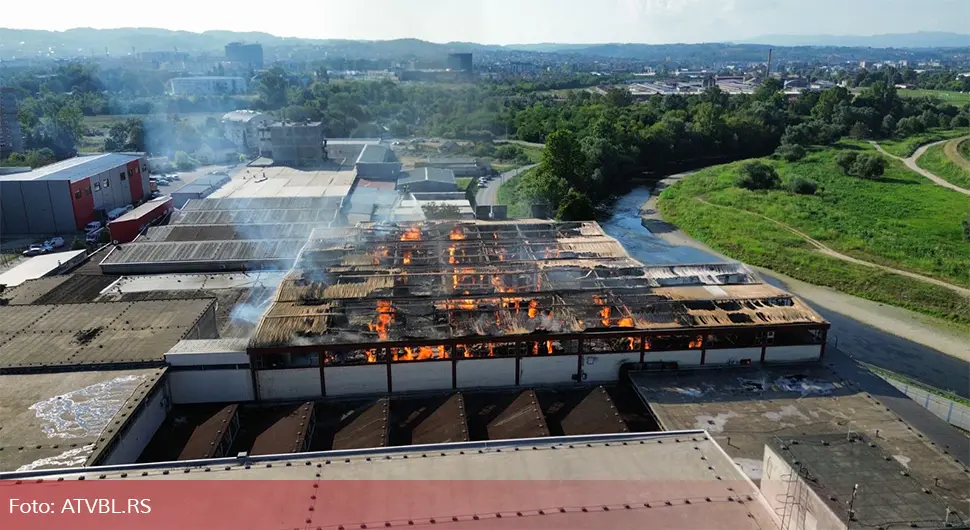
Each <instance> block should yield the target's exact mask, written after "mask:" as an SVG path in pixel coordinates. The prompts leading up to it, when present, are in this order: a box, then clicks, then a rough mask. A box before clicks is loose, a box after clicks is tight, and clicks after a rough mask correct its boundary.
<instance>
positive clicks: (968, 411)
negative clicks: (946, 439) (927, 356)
mask: <svg viewBox="0 0 970 530" xmlns="http://www.w3.org/2000/svg"><path fill="white" fill-rule="evenodd" d="M883 379H885V380H886V382H888V383H889V384H890V385H893V386H894V387H896V388H897V389H899V391H900V392H902V393H903V394H906V395H907V396H908V397H909V398H910V399H912V400H913V401H915V402H917V403H919V404H920V405H922V406H923V407H925V408H926V410H928V411H930V412H932V413H933V414H935V415H937V416H938V417H939V418H940V419H942V420H943V421H945V422H947V423H949V424H950V425H953V426H955V427H959V428H961V429H963V430H965V431H970V407H967V406H966V405H961V404H960V403H957V402H955V401H953V400H951V399H947V398H945V397H943V396H938V395H936V394H933V393H931V392H927V391H926V390H923V389H922V388H919V387H917V386H913V385H911V384H909V383H906V382H904V381H897V380H895V379H890V378H888V377H884V378H883Z"/></svg>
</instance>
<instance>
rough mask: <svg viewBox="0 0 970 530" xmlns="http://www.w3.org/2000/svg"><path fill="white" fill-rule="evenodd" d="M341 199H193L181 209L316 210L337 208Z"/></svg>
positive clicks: (187, 210) (185, 210) (186, 210)
mask: <svg viewBox="0 0 970 530" xmlns="http://www.w3.org/2000/svg"><path fill="white" fill-rule="evenodd" d="M341 201H342V198H341V197H254V198H224V199H216V198H212V199H193V200H190V201H189V202H187V203H185V206H183V207H182V208H181V209H182V211H184V212H189V211H230V210H316V209H321V208H337V207H339V206H340V203H341Z"/></svg>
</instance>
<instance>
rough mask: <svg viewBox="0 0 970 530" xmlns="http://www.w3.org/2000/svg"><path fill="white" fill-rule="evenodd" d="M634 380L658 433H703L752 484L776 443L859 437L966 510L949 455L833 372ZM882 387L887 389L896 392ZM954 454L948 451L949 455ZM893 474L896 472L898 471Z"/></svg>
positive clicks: (803, 369)
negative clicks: (691, 430)
mask: <svg viewBox="0 0 970 530" xmlns="http://www.w3.org/2000/svg"><path fill="white" fill-rule="evenodd" d="M631 380H632V382H633V384H634V386H635V388H636V390H637V392H638V393H639V394H640V395H641V396H642V398H643V399H644V401H645V402H646V403H647V404H648V405H649V406H650V408H651V410H652V411H653V413H654V415H655V416H656V417H657V420H658V421H659V422H660V426H661V428H663V429H685V428H703V429H706V430H708V431H709V432H710V433H711V435H712V436H714V437H715V438H717V440H718V441H719V442H720V443H721V444H722V446H723V447H724V450H725V451H727V453H728V454H729V455H730V456H731V458H732V459H733V460H734V462H735V463H736V465H737V466H738V468H739V469H743V470H744V471H745V472H746V473H747V474H748V475H749V476H750V477H751V478H752V479H753V480H760V479H761V477H762V473H763V469H762V462H763V457H764V447H765V446H766V445H769V444H771V443H772V442H773V441H774V440H776V439H780V440H782V441H784V440H786V439H789V438H798V437H803V436H817V435H830V434H831V435H838V436H840V437H842V439H846V438H848V437H849V436H850V435H851V434H852V433H858V434H863V435H865V436H867V437H868V438H869V439H870V440H871V442H872V443H875V444H876V445H877V446H878V447H879V448H881V450H882V451H885V452H886V453H887V454H888V455H890V456H891V457H892V458H894V459H895V460H896V461H898V462H899V463H900V464H902V465H903V467H905V468H906V471H907V472H908V473H909V475H910V477H911V478H913V479H914V480H916V481H917V482H918V483H920V484H921V485H922V487H923V488H927V489H928V490H930V491H931V492H932V493H933V494H934V495H938V496H940V497H941V498H942V499H943V500H944V502H945V503H946V504H948V505H949V506H950V507H951V508H952V509H955V510H961V511H963V512H964V513H963V515H962V516H961V517H962V518H963V519H966V517H967V513H966V506H967V505H966V499H967V498H970V480H967V476H968V475H967V473H968V471H966V470H965V469H964V467H963V466H962V465H960V463H958V462H956V461H954V455H953V454H946V453H944V452H943V451H944V450H945V449H946V448H943V447H940V446H939V445H932V444H931V443H930V442H929V441H927V439H926V438H924V435H923V434H920V433H919V432H918V431H915V430H914V428H913V427H911V426H909V425H907V424H906V423H905V422H904V421H903V420H902V419H901V418H900V417H898V416H897V415H896V414H894V413H893V412H891V411H890V409H889V408H887V407H886V406H885V405H884V404H883V403H881V402H880V401H879V400H877V396H874V395H873V394H870V393H867V392H864V391H862V390H860V388H859V387H858V386H856V385H857V383H853V382H849V381H846V380H845V379H843V377H842V375H840V374H839V373H837V372H835V371H833V370H832V369H831V368H830V367H827V366H824V365H820V364H815V365H800V366H777V367H771V366H765V365H759V366H758V367H750V368H737V369H730V368H719V369H718V370H716V371H712V370H697V371H683V370H681V371H674V372H671V371H665V372H656V373H647V372H640V373H633V374H632V375H631ZM882 384H883V385H884V386H885V387H886V388H885V390H886V392H888V393H890V394H892V395H899V393H898V392H897V391H896V390H895V389H892V388H891V387H889V385H888V384H886V383H885V382H882ZM880 397H881V396H880ZM926 415H928V416H929V415H930V413H929V412H926ZM932 419H935V418H932ZM957 450H958V448H956V447H953V448H949V451H951V452H953V451H957ZM823 458H828V457H823ZM810 467H811V466H810ZM871 471H874V472H876V473H877V477H876V478H878V479H879V481H884V480H887V477H885V476H884V475H883V476H882V477H879V475H878V473H879V470H878V469H875V468H873V469H871ZM890 473H895V474H898V473H899V470H894V471H890ZM937 478H939V479H940V481H939V483H938V482H937V480H936V479H937ZM938 484H943V485H945V488H942V487H939V486H938ZM860 486H861V487H865V485H860ZM870 487H878V486H871V485H870ZM920 495H925V494H923V493H921V494H920ZM843 500H846V499H843ZM894 502H897V503H902V502H904V500H903V499H898V500H896V501H894ZM940 515H943V514H942V512H941V513H940ZM894 520H896V521H898V519H894ZM886 522H888V521H886ZM908 523H909V521H907V524H906V525H905V526H908Z"/></svg>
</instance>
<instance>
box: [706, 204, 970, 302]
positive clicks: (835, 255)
mask: <svg viewBox="0 0 970 530" xmlns="http://www.w3.org/2000/svg"><path fill="white" fill-rule="evenodd" d="M696 200H698V201H700V202H702V203H704V204H707V205H709V206H714V207H716V208H724V209H726V210H734V211H736V212H744V213H747V214H750V215H755V216H758V217H760V218H762V219H764V220H766V221H771V222H772V223H775V224H776V225H778V226H780V227H782V228H784V229H785V230H788V231H789V232H791V233H793V234H795V235H796V236H798V237H800V238H802V239H804V240H805V241H808V242H809V243H810V244H811V245H812V246H813V247H815V250H817V251H819V252H821V253H822V254H825V255H826V256H831V257H833V258H836V259H840V260H843V261H848V262H849V263H855V264H856V265H862V266H865V267H872V268H875V269H879V270H883V271H886V272H891V273H893V274H899V275H901V276H906V277H908V278H913V279H915V280H920V281H923V282H927V283H932V284H934V285H939V286H940V287H945V288H947V289H949V290H951V291H953V292H955V293H958V294H962V295H963V296H966V297H967V298H970V289H966V288H963V287H959V286H957V285H953V284H952V283H947V282H944V281H942V280H937V279H936V278H930V277H929V276H923V275H921V274H916V273H913V272H908V271H904V270H899V269H894V268H892V267H887V266H885V265H879V264H878V263H872V262H869V261H864V260H861V259H858V258H853V257H852V256H847V255H845V254H842V253H840V252H837V251H835V250H833V249H831V248H829V247H827V246H825V245H824V244H823V243H822V242H820V241H818V240H816V239H813V238H812V237H811V236H809V235H808V234H806V233H804V232H801V231H798V230H796V229H794V228H792V227H790V226H788V225H786V224H785V223H782V222H780V221H776V220H774V219H772V218H770V217H768V216H765V215H761V214H760V213H754V212H749V211H747V210H741V209H739V208H733V207H730V206H721V205H720V204H713V203H710V202H708V201H706V200H704V199H702V198H700V197H696Z"/></svg>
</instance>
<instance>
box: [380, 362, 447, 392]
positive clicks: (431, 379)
mask: <svg viewBox="0 0 970 530" xmlns="http://www.w3.org/2000/svg"><path fill="white" fill-rule="evenodd" d="M447 388H451V363H450V362H444V361H441V362H427V363H397V364H392V365H391V389H392V390H393V391H395V392H408V391H411V390H442V389H447Z"/></svg>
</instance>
